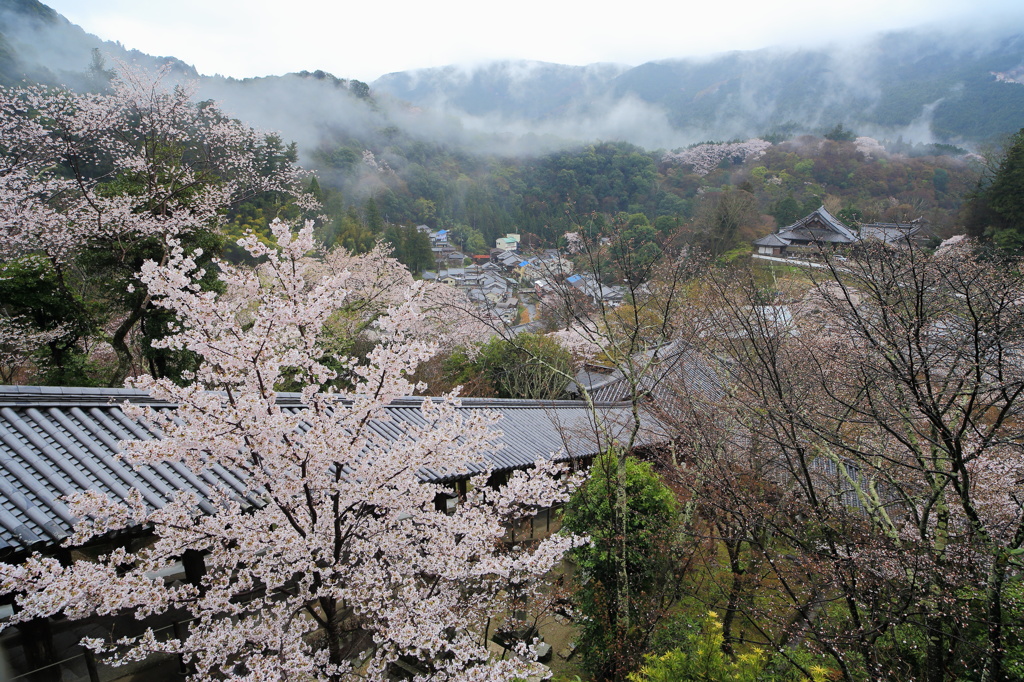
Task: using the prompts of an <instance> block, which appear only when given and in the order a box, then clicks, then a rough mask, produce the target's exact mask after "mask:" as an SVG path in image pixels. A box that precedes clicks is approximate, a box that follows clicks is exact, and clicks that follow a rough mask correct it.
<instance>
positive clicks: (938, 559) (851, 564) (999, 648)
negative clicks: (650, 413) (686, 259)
mask: <svg viewBox="0 0 1024 682" xmlns="http://www.w3.org/2000/svg"><path fill="white" fill-rule="evenodd" d="M826 264H827V269H824V270H809V271H808V272H807V273H806V277H807V279H808V280H810V284H809V285H808V284H807V283H806V281H805V288H806V287H807V286H810V290H809V291H807V292H806V294H805V295H804V296H803V297H802V298H801V297H799V296H795V295H794V292H792V291H786V290H785V289H784V288H783V287H781V286H780V287H778V288H777V290H776V292H773V293H777V294H778V295H779V296H780V297H782V300H788V301H789V306H788V313H787V314H786V315H785V316H783V315H782V314H780V313H781V312H782V311H781V310H780V309H779V308H778V307H776V306H768V305H764V302H765V290H764V287H763V285H762V284H761V283H759V282H756V281H754V280H753V279H751V278H750V277H749V276H748V277H743V276H737V274H738V273H736V272H728V273H712V274H713V275H714V276H713V277H710V278H709V280H708V282H709V290H710V291H711V292H712V293H713V295H714V296H715V297H716V298H718V301H719V303H718V305H717V308H718V312H717V314H715V315H713V316H712V317H711V318H710V319H711V320H712V321H713V323H714V326H713V327H712V330H711V332H710V333H709V334H707V335H706V336H704V337H703V341H704V342H705V346H706V349H707V353H708V354H709V355H710V356H711V357H718V358H723V359H725V362H723V363H721V365H720V366H721V368H722V373H723V378H724V379H725V381H724V382H723V385H724V386H725V387H726V389H727V390H726V392H725V394H723V396H722V399H721V400H720V401H718V402H717V404H708V403H704V404H700V405H698V404H694V405H692V406H690V408H689V409H687V410H686V411H685V412H682V413H681V414H682V416H685V417H686V419H685V420H683V419H680V420H679V421H678V422H677V423H678V424H679V427H680V428H678V430H677V432H678V433H679V436H680V438H679V440H680V445H681V446H682V447H683V448H684V449H685V450H688V451H689V452H688V453H687V455H686V459H687V460H688V467H687V472H686V475H687V476H689V477H690V479H691V481H692V484H693V486H694V488H693V490H694V493H693V496H694V499H697V500H699V512H700V514H701V516H702V517H703V518H704V519H705V520H706V521H707V523H708V524H709V525H708V527H707V528H705V529H704V531H703V532H704V533H705V535H704V536H703V538H702V539H703V540H705V541H708V542H714V543H715V550H714V551H713V552H712V553H711V560H712V561H717V560H718V557H720V556H721V552H720V550H719V549H718V547H719V546H722V547H723V548H724V549H725V550H726V553H727V555H728V559H729V564H730V565H729V566H728V567H726V570H727V573H725V577H724V578H723V579H722V584H721V587H720V590H721V591H720V592H719V593H718V594H723V595H725V597H724V598H723V599H722V600H721V601H722V602H723V603H721V604H716V606H724V608H725V618H724V621H725V623H726V630H725V636H726V641H727V642H728V640H729V639H733V640H734V641H737V642H738V641H739V637H738V636H737V635H736V634H735V630H733V631H732V632H730V629H729V625H728V623H729V622H730V620H731V621H732V622H737V623H738V622H741V621H742V622H743V623H745V626H749V627H753V628H754V629H756V630H757V632H758V634H757V638H759V639H760V640H761V643H763V644H766V645H769V646H771V647H772V648H775V649H782V650H787V649H790V648H792V647H795V646H796V645H797V644H799V643H800V642H809V643H811V644H812V645H813V648H815V649H817V650H818V651H820V652H822V653H826V654H827V655H828V656H830V657H831V658H832V660H833V662H834V664H835V665H836V666H838V668H839V671H840V673H841V674H842V676H843V679H847V680H854V679H861V678H862V677H870V678H872V679H875V678H877V679H882V678H886V679H897V678H898V679H924V680H944V679H952V678H957V679H959V678H962V677H963V678H966V677H970V678H972V679H975V678H976V679H981V680H998V679H1009V678H1011V677H1012V676H1013V672H1012V668H1011V666H1012V665H1019V660H1020V658H1019V654H1018V653H1017V652H1019V643H1020V641H1021V637H1022V634H1024V633H1022V631H1021V628H1020V625H1019V618H1017V617H1015V616H1013V615H1011V614H1012V613H1013V611H1014V609H1016V608H1019V606H1018V602H1017V598H1016V597H1015V596H1014V593H1015V591H1017V590H1019V589H1020V570H1021V560H1020V557H1021V555H1022V547H1024V496H1022V495H1021V493H1020V491H1021V489H1022V488H1021V484H1022V482H1024V479H1022V474H1024V472H1022V469H1021V465H1020V461H1021V458H1020V442H1021V436H1022V434H1021V426H1020V421H1019V419H1018V418H1017V415H1018V414H1019V410H1020V405H1021V402H1020V401H1021V396H1022V395H1024V371H1022V369H1024V366H1022V364H1021V348H1022V347H1021V343H1022V340H1024V338H1022V336H1021V331H1020V330H1021V328H1022V318H1021V315H1022V309H1021V301H1022V300H1024V299H1022V292H1024V279H1022V275H1021V270H1020V264H1019V263H1018V262H1015V261H1003V262H1000V263H993V262H992V261H989V260H986V259H984V258H979V257H977V256H975V255H973V254H972V253H971V251H970V249H969V248H966V247H959V248H957V247H953V248H951V249H950V250H948V251H947V252H946V253H944V254H943V255H939V256H928V255H926V254H923V253H921V252H919V251H916V250H913V249H909V250H907V249H892V248H890V247H886V246H882V245H877V246H875V247H870V248H865V249H864V250H862V251H860V252H859V253H858V257H857V258H856V259H850V260H843V261H838V260H833V259H831V258H829V257H826ZM671 416H672V415H671V414H664V418H665V419H670V418H671ZM695 532H696V531H695ZM712 594H715V592H712ZM740 616H742V618H741V617H740ZM748 637H749V634H748Z"/></svg>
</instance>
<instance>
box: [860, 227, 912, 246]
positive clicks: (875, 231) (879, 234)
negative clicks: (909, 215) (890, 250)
mask: <svg viewBox="0 0 1024 682" xmlns="http://www.w3.org/2000/svg"><path fill="white" fill-rule="evenodd" d="M919 232H921V226H920V225H911V224H906V223H904V224H899V223H868V224H865V225H861V226H860V238H861V239H877V240H879V241H881V242H885V243H886V244H896V243H898V242H901V241H906V240H908V239H911V238H912V237H914V236H916V235H917V234H918V233H919Z"/></svg>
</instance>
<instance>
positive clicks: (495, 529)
mask: <svg viewBox="0 0 1024 682" xmlns="http://www.w3.org/2000/svg"><path fill="white" fill-rule="evenodd" d="M273 233H274V236H275V238H276V241H277V245H278V247H279V248H272V247H268V246H266V245H264V244H263V243H261V242H260V241H259V240H258V239H256V238H255V237H253V236H250V237H248V238H247V239H245V240H244V244H243V246H244V247H245V248H246V249H247V251H248V252H249V253H250V254H251V255H252V257H253V258H255V259H260V260H263V261H265V264H264V265H262V266H261V267H260V268H259V271H258V272H257V271H255V270H249V269H244V268H232V267H228V266H226V265H224V264H222V263H221V264H218V267H219V271H218V277H219V278H220V280H221V281H222V282H223V285H224V289H225V291H226V293H225V294H224V295H218V294H216V293H214V292H211V291H205V290H203V289H202V288H201V287H200V286H198V284H197V281H198V278H199V277H200V276H201V275H202V272H201V268H199V266H198V264H197V258H198V254H196V253H194V252H192V253H190V252H187V251H185V250H184V249H183V248H182V247H181V246H180V245H177V244H175V243H174V242H173V241H172V242H171V244H172V248H171V251H170V253H169V257H168V261H167V263H165V264H159V263H156V262H148V263H147V264H146V265H145V267H144V268H143V270H142V272H141V274H140V277H139V279H140V280H141V284H143V285H144V286H146V287H148V290H149V292H150V294H151V295H152V296H153V297H154V299H153V300H154V302H155V304H156V305H159V306H161V307H164V308H167V309H169V310H172V311H173V312H175V313H176V315H177V316H178V319H179V320H180V324H179V326H178V327H177V328H176V330H175V333H173V334H172V335H170V336H168V337H166V338H165V339H163V340H162V341H160V342H159V343H161V344H164V345H166V346H168V347H170V348H178V349H186V348H187V349H189V350H191V351H192V352H194V353H196V354H198V355H199V356H200V357H201V358H202V360H203V361H202V364H201V365H200V366H199V368H198V369H197V370H196V372H195V374H194V375H193V377H192V379H193V383H192V384H191V385H189V386H186V387H181V386H178V385H175V384H174V383H173V382H171V381H168V380H166V379H154V378H152V377H141V378H139V379H136V380H134V381H133V382H132V385H134V386H135V387H137V388H141V389H144V390H146V391H148V392H149V393H150V394H151V395H152V396H153V397H154V398H157V399H162V400H168V401H172V402H173V403H175V404H177V405H178V407H177V409H176V410H174V411H173V412H161V411H157V410H153V409H149V408H146V407H140V406H132V405H126V406H125V408H124V409H126V410H127V411H128V412H129V414H130V415H131V416H133V417H134V418H136V419H139V420H144V421H145V422H146V423H147V424H149V425H150V426H151V428H153V429H156V430H158V431H159V432H160V433H161V434H162V437H161V438H160V439H158V440H151V441H126V442H122V443H121V447H122V450H123V454H122V456H123V457H125V458H126V459H127V461H129V462H132V463H134V464H138V465H146V464H156V463H158V462H167V461H172V462H179V463H181V464H184V465H185V466H187V467H189V468H190V469H191V470H192V471H194V472H197V473H200V472H202V471H204V470H208V469H211V468H215V467H227V468H229V469H231V470H232V471H234V472H237V473H238V474H239V475H240V476H241V477H242V478H243V479H244V481H245V490H244V491H235V490H228V489H216V488H214V489H211V492H210V503H211V504H212V506H213V507H214V510H213V512H212V513H208V514H202V513H199V512H198V511H197V501H196V499H194V498H191V497H189V496H187V495H182V496H180V497H178V498H177V499H176V500H175V501H174V502H172V503H170V504H167V505H166V506H164V507H163V508H160V509H153V508H150V507H148V506H146V504H145V503H144V502H143V500H142V498H141V496H140V495H137V494H136V495H134V496H132V497H131V498H130V499H128V500H124V501H115V500H112V499H108V498H106V497H104V496H102V495H100V494H97V493H95V492H91V491H86V492H84V493H82V494H79V495H77V496H75V498H74V499H73V500H72V501H71V505H72V508H73V513H74V514H75V516H76V517H77V518H79V519H82V521H81V523H80V524H79V525H78V527H77V529H76V532H75V534H74V536H73V537H72V538H71V539H70V543H71V544H72V545H73V544H77V543H83V542H85V541H87V540H88V539H89V538H92V537H95V536H97V535H102V534H104V533H106V532H108V531H111V530H115V529H119V528H125V527H137V526H140V525H144V526H146V527H149V528H152V529H153V536H154V540H153V542H152V543H151V544H149V545H148V546H146V547H144V548H142V549H140V550H138V551H134V552H132V551H128V550H126V549H123V548H122V549H116V550H114V551H112V552H110V553H109V554H106V555H104V556H101V557H99V559H98V560H97V561H78V562H75V563H73V564H71V565H61V564H60V563H59V562H57V561H55V560H52V559H49V558H44V557H42V556H39V555H36V556H33V557H32V558H30V559H28V560H27V561H25V562H24V563H23V564H21V565H18V566H9V565H5V566H2V567H0V582H2V589H3V591H4V592H16V593H18V597H17V603H18V605H19V611H18V613H17V615H15V616H14V617H13V618H12V622H19V621H25V620H28V619H32V618H38V617H44V616H50V615H54V614H58V613H63V614H64V615H66V616H68V617H70V618H82V617H86V616H89V615H91V614H110V613H122V612H127V613H134V614H135V615H136V617H139V618H144V617H146V616H148V615H151V614H155V613H164V612H167V611H170V610H175V609H182V610H184V611H186V612H188V613H189V614H190V615H191V618H192V620H191V624H190V627H189V632H188V633H187V634H184V635H182V636H180V637H176V638H172V639H166V640H165V639H160V638H157V637H156V636H155V634H154V633H153V632H152V631H151V630H148V631H146V632H145V633H143V634H142V635H141V636H138V637H128V638H123V639H120V640H117V641H114V642H103V641H98V640H89V641H87V642H86V645H87V646H89V647H91V648H93V649H94V650H96V651H105V652H108V653H110V654H111V655H112V656H113V657H114V660H115V661H122V662H127V661H133V660H138V659H141V658H144V657H145V656H147V655H149V654H151V653H153V652H166V653H173V654H180V655H182V656H183V657H184V659H185V660H186V661H187V662H188V664H189V665H190V666H191V667H192V668H193V670H194V673H193V679H198V680H212V679H225V678H230V679H241V680H253V681H255V680H310V679H317V680H332V681H337V680H357V679H358V680H364V679H369V680H385V679H388V677H387V672H388V668H389V665H390V664H391V663H393V662H394V661H396V660H397V659H398V658H400V657H401V658H402V659H403V661H406V662H413V663H414V664H415V665H417V666H419V667H420V668H421V669H423V670H425V671H426V672H424V673H423V674H422V675H421V676H419V677H417V679H423V680H427V679H437V680H465V681H467V682H468V681H477V680H480V681H482V680H510V679H513V678H516V677H524V676H527V675H531V674H538V673H539V672H540V669H539V668H538V666H537V665H536V664H535V663H533V662H532V659H531V656H530V655H529V652H528V651H527V650H525V649H523V650H521V651H520V652H519V653H520V654H521V655H520V656H512V657H509V658H507V659H505V660H494V659H493V657H492V656H491V654H490V653H489V652H488V650H487V647H486V643H485V640H484V637H485V622H486V621H487V618H488V617H493V618H496V619H498V620H499V621H500V620H501V619H502V618H505V617H507V616H508V615H509V614H511V613H513V612H514V610H515V609H517V608H520V606H519V602H518V601H517V600H521V599H523V598H524V597H539V596H540V594H539V591H538V590H539V588H540V585H541V577H542V576H544V575H545V574H546V573H547V572H548V571H549V570H550V569H551V568H552V567H553V566H555V565H556V564H557V562H559V561H560V559H561V557H562V555H563V553H564V552H565V551H566V550H567V549H569V548H570V547H571V546H572V545H573V543H574V542H575V540H574V538H572V537H570V536H555V537H551V538H548V539H545V540H542V541H540V542H537V543H534V544H526V543H522V544H519V545H516V546H513V547H508V546H506V545H505V543H503V542H502V539H503V537H504V535H505V531H506V526H505V525H504V524H505V523H506V522H509V521H511V520H514V519H516V518H521V517H522V516H525V515H528V514H530V513H532V512H533V511H534V510H536V509H537V508H541V507H546V506H550V505H553V504H558V503H561V502H562V501H564V500H566V499H567V497H568V495H569V493H570V492H571V489H572V487H573V485H574V479H573V478H571V477H569V476H565V475H562V476H559V474H560V473H561V472H560V469H559V467H557V466H555V465H553V464H551V463H550V462H548V461H547V460H540V461H538V462H537V464H536V466H535V467H534V468H533V469H531V470H529V471H520V472H516V473H514V474H513V475H512V476H511V477H510V479H509V481H508V483H507V484H506V485H505V486H503V487H501V488H498V489H494V488H489V487H487V486H486V485H485V481H486V478H487V474H486V473H485V474H481V475H478V476H475V477H474V478H473V479H472V483H473V486H472V488H471V489H470V492H469V493H468V494H467V495H466V497H465V499H464V500H462V502H461V504H459V506H458V507H457V508H456V509H455V511H454V512H453V513H450V514H449V513H445V512H441V511H436V510H435V506H434V499H435V496H436V495H438V494H439V493H441V492H443V491H444V487H443V486H441V485H438V484H434V483H430V482H425V481H424V479H423V478H422V476H421V473H422V472H423V471H424V470H426V469H430V470H432V471H435V472H437V471H440V472H446V473H448V474H450V475H452V476H456V475H458V474H459V472H463V471H465V466H466V464H467V463H468V462H485V461H486V460H485V456H484V453H486V452H488V451H490V450H492V449H493V448H494V447H495V445H494V442H493V439H494V438H495V436H496V431H495V429H494V428H493V426H494V416H493V415H488V414H485V413H481V412H476V411H473V412H467V411H464V410H458V409H457V406H458V398H457V396H456V395H455V394H452V395H447V396H444V397H442V398H435V399H431V398H427V399H424V400H423V402H422V404H421V406H420V415H421V416H422V418H423V420H424V422H425V424H423V425H418V426H417V425H412V424H407V423H401V422H398V421H395V420H392V419H390V418H389V416H388V412H387V410H386V409H385V408H386V406H387V405H388V404H389V403H390V402H391V401H393V400H394V399H396V398H398V397H402V396H408V395H411V394H412V393H413V392H414V391H415V390H416V388H417V387H416V386H414V385H412V384H410V383H409V380H408V378H407V377H408V376H409V375H410V374H411V373H412V372H413V371H414V370H415V368H416V366H417V364H418V363H420V362H421V361H423V360H424V359H426V358H428V357H430V355H431V354H432V353H433V352H434V351H435V350H436V344H432V343H430V342H427V341H425V340H423V339H422V338H421V337H420V336H419V335H418V333H417V331H416V330H417V326H418V325H419V324H420V323H421V320H422V312H421V307H422V305H423V301H424V299H423V291H422V289H421V288H420V287H419V286H416V285H414V286H409V287H405V288H404V289H403V290H402V291H401V292H395V291H392V292H390V294H389V295H391V296H394V298H393V299H392V300H391V301H390V305H389V306H388V307H387V308H386V309H385V310H383V311H381V312H380V314H379V315H377V316H376V318H375V319H374V321H373V327H374V329H375V331H376V333H377V335H378V343H377V345H376V346H375V347H374V349H373V350H372V351H371V352H370V353H369V355H368V357H367V358H366V362H363V363H358V364H357V363H355V362H354V361H351V360H349V361H343V363H342V364H344V365H346V367H347V369H348V370H349V371H350V373H351V374H352V376H353V377H355V380H354V381H353V382H352V385H351V388H350V389H349V390H344V391H338V392H329V391H323V390H321V389H320V388H319V387H320V386H322V385H324V384H327V383H329V382H330V381H331V380H332V379H333V378H334V376H335V371H334V370H332V369H330V368H329V367H328V366H326V365H325V364H324V363H323V355H324V353H323V347H322V345H321V340H322V339H321V330H322V328H323V326H324V324H325V322H326V321H327V320H328V319H329V317H330V316H331V314H332V313H333V312H334V311H335V310H337V309H338V308H340V307H342V306H344V304H345V301H346V299H347V297H348V296H349V290H350V288H351V289H353V290H359V288H360V287H361V286H363V285H361V284H360V283H359V282H357V281H356V279H357V278H356V276H355V275H354V274H352V271H355V270H357V268H352V269H351V270H341V271H328V272H327V273H326V274H324V273H322V272H321V273H319V274H317V275H316V276H312V274H313V273H311V270H313V269H316V268H318V267H321V266H320V265H319V264H317V265H314V264H313V263H311V262H310V261H309V260H308V258H307V254H308V253H309V252H310V251H311V249H312V248H313V241H312V228H311V226H310V225H309V224H307V225H306V227H305V228H304V229H302V230H301V231H299V232H298V233H297V234H292V233H291V232H290V231H289V229H288V228H287V227H286V226H285V225H284V224H282V223H275V224H274V226H273ZM286 379H287V380H288V381H298V382H299V383H301V384H302V385H303V386H304V388H303V389H302V393H301V398H302V400H301V402H302V404H303V405H304V408H303V409H301V410H298V411H296V410H289V409H285V408H283V407H282V405H281V404H280V401H279V394H278V392H277V391H276V390H275V387H276V386H277V385H279V384H280V383H281V382H283V381H284V380H286ZM381 422H390V423H389V425H388V429H387V431H388V432H390V435H388V436H385V435H382V432H383V430H380V431H378V430H374V429H371V428H370V425H371V423H381ZM245 498H248V499H258V500H260V503H259V504H257V505H255V506H250V505H246V504H245V503H244V502H243V501H242V500H243V499H245ZM186 552H198V553H201V554H202V555H204V556H205V565H206V569H207V570H206V573H205V575H204V577H203V578H202V580H201V581H200V582H199V583H198V584H186V585H181V584H166V583H165V582H164V580H163V579H161V578H158V577H153V576H154V575H155V574H154V571H156V570H158V569H160V568H162V567H165V566H167V565H168V564H170V563H172V562H174V561H175V560H176V559H178V558H179V557H182V556H183V554H185V553H186ZM243 597H244V598H243ZM356 634H358V635H362V637H355V636H354V635H356Z"/></svg>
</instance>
